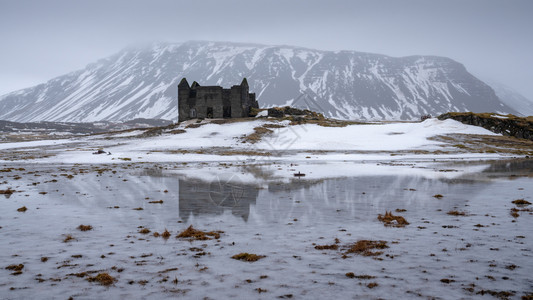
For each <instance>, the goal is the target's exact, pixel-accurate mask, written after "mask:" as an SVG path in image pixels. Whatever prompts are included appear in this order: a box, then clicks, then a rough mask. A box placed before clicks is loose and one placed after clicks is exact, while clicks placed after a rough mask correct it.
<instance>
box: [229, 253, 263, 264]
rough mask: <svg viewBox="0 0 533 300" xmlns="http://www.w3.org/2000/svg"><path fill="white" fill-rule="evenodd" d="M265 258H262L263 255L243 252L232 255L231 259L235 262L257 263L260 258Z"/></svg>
mask: <svg viewBox="0 0 533 300" xmlns="http://www.w3.org/2000/svg"><path fill="white" fill-rule="evenodd" d="M265 257H266V256H264V255H257V254H251V253H245V252H243V253H239V254H235V255H233V256H232V257H231V258H233V259H236V260H242V261H248V262H254V261H258V260H260V259H261V258H265Z"/></svg>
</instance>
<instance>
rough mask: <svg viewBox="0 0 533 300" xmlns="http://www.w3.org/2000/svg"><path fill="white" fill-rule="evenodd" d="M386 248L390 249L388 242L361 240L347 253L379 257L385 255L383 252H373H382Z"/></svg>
mask: <svg viewBox="0 0 533 300" xmlns="http://www.w3.org/2000/svg"><path fill="white" fill-rule="evenodd" d="M386 248H389V246H387V242H386V241H372V240H359V241H357V242H356V243H355V244H353V245H352V246H351V247H350V248H349V249H348V251H346V253H355V254H359V255H363V256H378V255H381V254H383V251H375V252H372V251H371V250H374V249H379V250H382V249H386Z"/></svg>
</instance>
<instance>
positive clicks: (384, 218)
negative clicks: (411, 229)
mask: <svg viewBox="0 0 533 300" xmlns="http://www.w3.org/2000/svg"><path fill="white" fill-rule="evenodd" d="M378 220H379V221H380V222H383V225H385V226H388V227H405V226H406V225H409V222H407V221H406V220H405V218H404V217H402V216H395V215H393V214H392V212H390V211H386V212H385V215H381V214H379V215H378Z"/></svg>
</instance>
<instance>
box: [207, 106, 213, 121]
mask: <svg viewBox="0 0 533 300" xmlns="http://www.w3.org/2000/svg"><path fill="white" fill-rule="evenodd" d="M206 117H207V118H208V119H212V118H213V108H212V107H208V108H207V114H206Z"/></svg>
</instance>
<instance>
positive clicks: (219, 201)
mask: <svg viewBox="0 0 533 300" xmlns="http://www.w3.org/2000/svg"><path fill="white" fill-rule="evenodd" d="M258 194H259V191H258V190H257V188H256V187H255V186H253V185H246V184H243V183H241V182H238V181H237V182H231V181H227V182H224V181H223V180H215V181H213V182H211V183H209V182H205V181H200V180H192V179H180V180H179V207H180V217H181V218H182V220H183V221H185V222H186V221H187V220H188V218H189V216H190V215H191V214H192V215H194V216H197V215H202V214H214V215H217V214H222V213H223V212H224V211H225V210H231V213H232V214H233V215H235V216H239V217H241V218H243V220H244V221H248V216H249V214H250V204H255V202H256V200H257V196H258Z"/></svg>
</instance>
